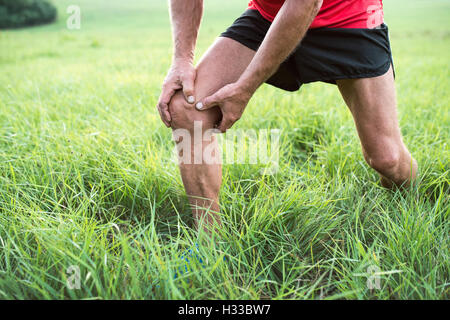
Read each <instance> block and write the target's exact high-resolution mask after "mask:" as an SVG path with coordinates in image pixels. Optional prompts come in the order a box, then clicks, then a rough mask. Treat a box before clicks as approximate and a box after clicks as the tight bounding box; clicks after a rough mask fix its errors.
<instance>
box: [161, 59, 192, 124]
mask: <svg viewBox="0 0 450 320" xmlns="http://www.w3.org/2000/svg"><path fill="white" fill-rule="evenodd" d="M195 76H196V72H195V68H194V66H193V65H192V63H191V62H190V61H188V60H174V62H173V63H172V66H171V67H170V69H169V72H168V73H167V76H166V78H165V80H164V83H163V86H162V92H161V95H160V96H159V100H158V105H157V108H158V111H159V115H160V116H161V120H162V121H163V122H164V124H165V125H166V126H167V127H170V122H171V116H170V112H169V102H170V99H172V96H173V95H174V94H175V92H176V91H177V90H180V89H182V90H183V94H184V97H185V99H186V101H187V102H188V103H190V104H194V102H195V95H194V81H195Z"/></svg>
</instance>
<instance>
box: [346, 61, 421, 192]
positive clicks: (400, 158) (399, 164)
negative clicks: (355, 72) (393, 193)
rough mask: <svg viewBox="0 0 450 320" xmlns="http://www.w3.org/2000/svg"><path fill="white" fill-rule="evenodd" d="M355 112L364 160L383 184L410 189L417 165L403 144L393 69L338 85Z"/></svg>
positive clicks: (351, 109) (353, 113)
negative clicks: (376, 75) (372, 76)
mask: <svg viewBox="0 0 450 320" xmlns="http://www.w3.org/2000/svg"><path fill="white" fill-rule="evenodd" d="M337 83H338V86H339V90H340V91H341V94H342V97H343V98H344V100H345V102H346V103H347V105H348V107H349V108H350V111H351V112H352V115H353V118H354V121H355V124H356V129H357V130H358V135H359V138H360V140H361V145H362V150H363V154H364V158H365V159H366V161H367V163H368V164H369V165H370V166H371V167H372V168H373V169H375V170H376V171H377V172H378V173H379V174H380V176H381V184H382V185H383V186H385V187H387V188H391V187H392V186H393V185H397V186H407V185H409V184H410V183H411V182H412V180H414V178H416V175H417V162H416V161H415V160H414V159H413V158H412V156H411V154H410V152H409V151H408V149H407V147H406V146H405V144H404V143H403V140H402V136H401V132H400V128H399V125H398V118H397V99H396V93H395V84H394V76H393V71H392V67H391V68H390V69H389V71H388V72H387V73H386V74H385V75H382V76H379V77H375V78H367V79H349V80H339V81H337Z"/></svg>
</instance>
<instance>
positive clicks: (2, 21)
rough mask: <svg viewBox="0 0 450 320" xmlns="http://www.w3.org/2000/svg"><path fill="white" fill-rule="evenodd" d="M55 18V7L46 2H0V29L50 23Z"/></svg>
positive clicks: (12, 0)
mask: <svg viewBox="0 0 450 320" xmlns="http://www.w3.org/2000/svg"><path fill="white" fill-rule="evenodd" d="M56 16H57V11H56V8H55V6H54V5H53V4H52V3H50V2H48V1H47V0H0V29H7V28H20V27H26V26H34V25H38V24H44V23H50V22H53V21H54V20H55V19H56Z"/></svg>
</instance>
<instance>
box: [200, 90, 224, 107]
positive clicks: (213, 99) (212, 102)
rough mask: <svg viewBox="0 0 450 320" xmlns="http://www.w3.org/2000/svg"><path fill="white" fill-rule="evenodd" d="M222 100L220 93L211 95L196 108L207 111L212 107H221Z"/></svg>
mask: <svg viewBox="0 0 450 320" xmlns="http://www.w3.org/2000/svg"><path fill="white" fill-rule="evenodd" d="M220 102H221V99H220V98H219V95H218V93H217V92H216V93H214V94H213V95H210V96H209V97H206V98H204V99H203V100H202V101H200V102H198V103H197V104H196V105H195V108H197V110H207V109H210V108H212V107H215V106H218V105H220Z"/></svg>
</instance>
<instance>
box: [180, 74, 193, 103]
mask: <svg viewBox="0 0 450 320" xmlns="http://www.w3.org/2000/svg"><path fill="white" fill-rule="evenodd" d="M194 79H195V77H186V78H184V79H183V80H182V86H183V94H184V98H185V99H186V101H187V102H189V103H194V102H195V93H194Z"/></svg>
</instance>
